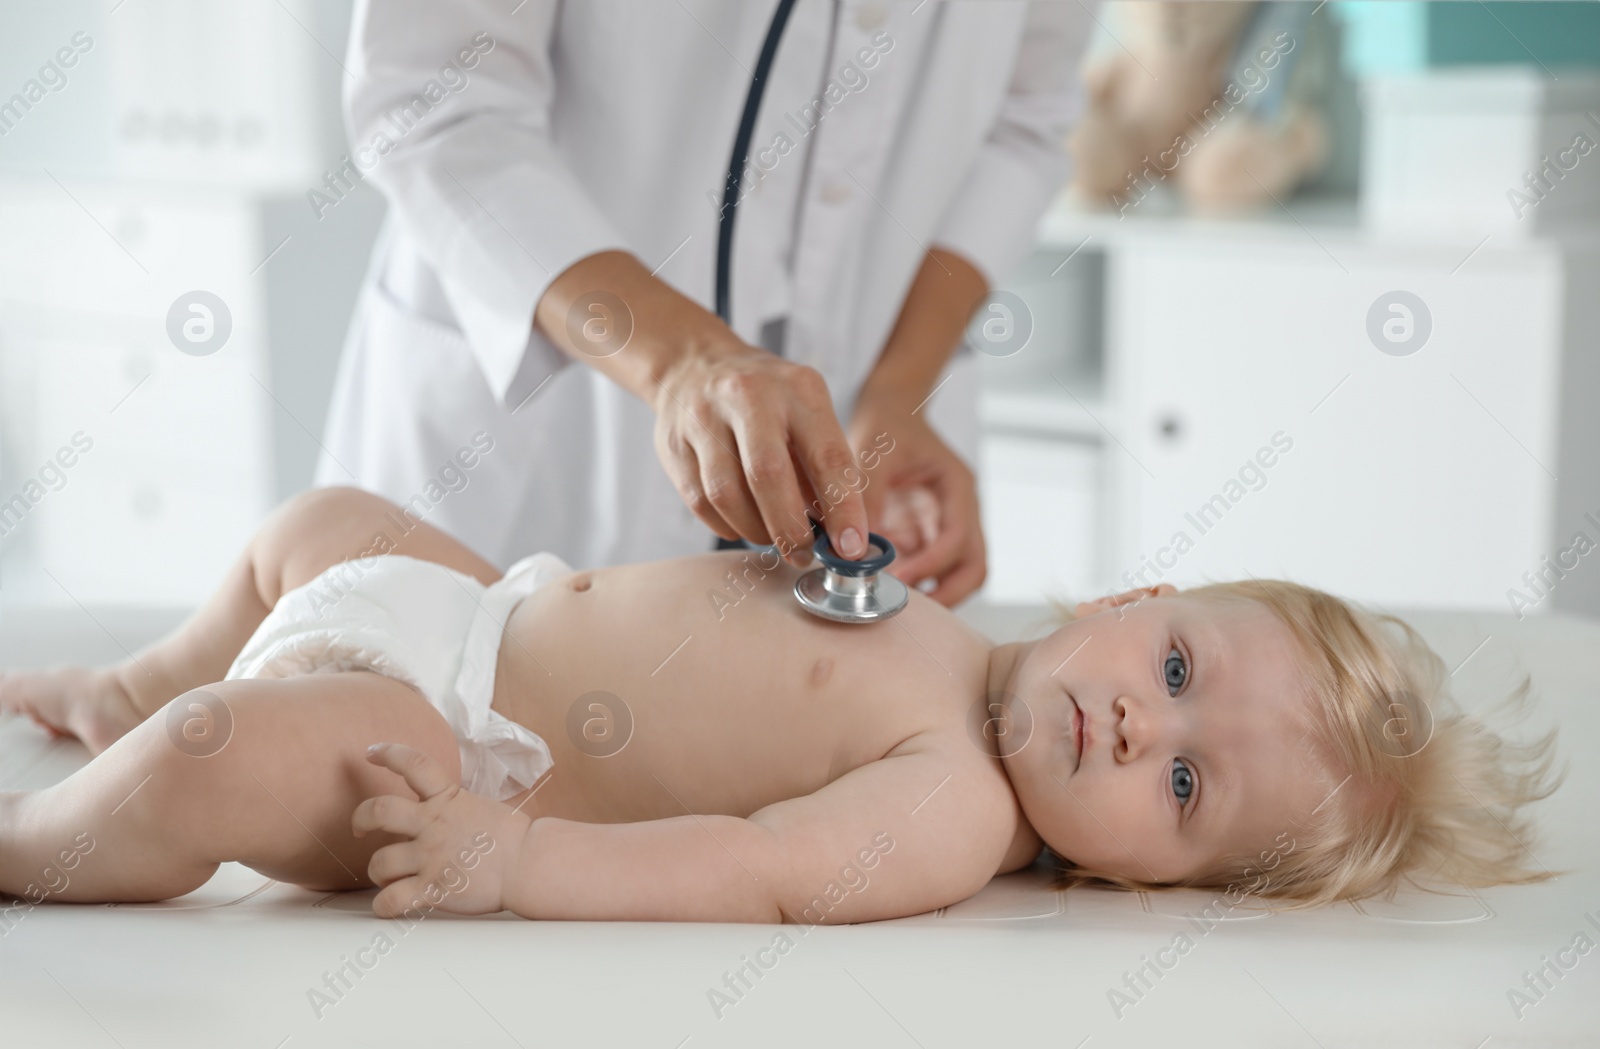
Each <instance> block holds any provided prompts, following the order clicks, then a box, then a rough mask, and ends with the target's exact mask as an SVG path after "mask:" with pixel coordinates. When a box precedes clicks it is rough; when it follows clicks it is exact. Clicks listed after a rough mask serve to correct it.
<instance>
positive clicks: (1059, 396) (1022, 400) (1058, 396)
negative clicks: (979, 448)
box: [978, 376, 1116, 444]
mask: <svg viewBox="0 0 1600 1049" xmlns="http://www.w3.org/2000/svg"><path fill="white" fill-rule="evenodd" d="M1063 378H1065V379H1067V382H1066V388H1065V389H1064V388H1063V387H1062V386H1061V385H1059V384H1057V383H1052V382H1050V380H1049V378H1046V379H1045V382H1046V383H1047V384H1049V385H1048V386H1036V387H1033V388H1030V389H1020V388H1017V387H1012V386H1002V385H998V384H995V383H987V384H985V385H984V387H983V388H982V390H980V391H979V393H978V425H979V427H980V428H981V429H982V430H983V431H985V432H994V433H1008V434H1030V435H1037V436H1040V437H1049V438H1053V439H1056V440H1066V441H1079V442H1083V443H1093V444H1098V443H1100V442H1101V441H1103V440H1104V439H1105V435H1106V431H1105V427H1111V428H1112V429H1113V430H1115V428H1116V419H1115V418H1112V416H1113V415H1114V414H1115V413H1114V412H1113V411H1112V410H1111V408H1109V407H1108V406H1107V405H1106V403H1105V399H1104V397H1103V396H1102V394H1101V392H1100V390H1099V389H1098V388H1097V387H1093V386H1089V385H1087V384H1082V385H1080V383H1079V382H1077V381H1074V380H1073V379H1071V378H1069V377H1065V376H1064V377H1063ZM1068 390H1070V391H1071V392H1070V393H1069V392H1068Z"/></svg>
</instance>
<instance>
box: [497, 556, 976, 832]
mask: <svg viewBox="0 0 1600 1049" xmlns="http://www.w3.org/2000/svg"><path fill="white" fill-rule="evenodd" d="M768 563H770V561H769V562H768ZM747 569H748V572H747V574H746V575H745V576H744V578H743V579H742V580H741V586H740V587H738V588H736V587H735V586H734V584H733V583H731V582H730V581H729V579H728V573H729V572H730V571H735V570H738V571H740V572H745V571H746V570H747ZM798 575H799V571H798V570H796V569H793V568H790V567H789V566H787V565H780V566H779V567H778V568H777V569H776V570H773V571H769V572H765V573H763V572H761V570H760V565H759V564H758V563H757V562H756V560H755V555H753V554H748V555H747V554H743V553H741V552H731V551H730V552H723V553H711V554H702V555H698V556H694V557H685V558H678V559H675V560H670V561H656V562H650V563H646V564H640V565H622V566H617V567H614V568H605V569H599V570H596V571H586V572H578V573H574V574H573V575H570V576H567V577H565V578H563V579H559V580H556V581H554V582H552V583H550V584H549V585H547V586H545V587H544V588H542V589H541V590H539V591H538V592H536V593H534V594H533V595H531V596H530V597H528V598H527V599H526V600H524V601H523V602H522V604H521V605H519V606H518V607H517V609H516V611H515V612H514V613H513V614H512V616H511V619H510V621H509V622H508V623H507V626H506V638H505V640H504V642H503V643H502V645H501V648H500V657H499V663H498V666H497V670H496V681H495V696H494V709H495V710H496V711H498V712H499V713H501V714H502V715H504V716H505V717H507V718H509V719H511V720H513V721H516V722H519V723H521V724H523V725H525V726H527V727H528V728H529V729H531V730H532V731H534V732H536V733H538V734H539V735H540V736H541V737H543V738H544V740H545V741H546V742H547V743H548V744H549V746H550V750H551V753H552V755H553V756H554V758H555V769H554V771H553V772H552V773H551V774H550V776H549V777H548V778H547V779H546V781H545V782H544V783H542V784H540V785H539V787H538V789H537V792H536V794H535V797H534V799H533V801H534V803H533V804H531V805H529V806H528V810H532V811H536V812H538V813H539V814H542V815H553V816H560V817H563V818H567V819H577V820H585V821H588V822H603V823H614V822H629V821H636V820H650V819H661V818H665V817H669V816H681V815H683V814H685V812H693V813H695V814H700V815H703V814H707V813H721V814H726V815H734V816H748V815H749V814H750V813H752V812H754V811H756V810H757V809H760V808H762V807H764V806H766V805H769V804H772V803H773V802H777V801H782V800H785V799H788V798H793V797H799V796H802V795H805V794H810V793H812V792H813V791H815V790H817V789H819V788H820V787H823V786H825V785H826V784H828V783H830V782H832V781H833V780H835V779H837V778H838V777H840V776H842V775H844V774H845V773H846V772H849V771H850V770H852V769H854V768H857V767H859V766H861V765H863V764H866V763H867V762H870V761H875V760H877V759H878V758H881V757H883V756H884V755H886V754H887V753H889V751H891V750H893V749H894V748H895V747H896V746H898V745H900V744H902V743H904V742H906V741H907V740H909V739H911V738H912V737H917V736H920V735H922V734H925V733H945V732H963V731H965V729H964V721H963V718H964V717H965V715H966V712H967V708H968V707H969V706H970V705H971V704H973V703H974V702H977V700H978V698H979V697H980V696H981V695H982V694H983V690H984V687H985V674H986V672H987V667H988V652H989V645H988V643H987V642H986V641H985V640H984V639H983V638H982V637H981V636H979V635H978V634H976V633H975V632H973V631H971V630H970V629H969V628H967V627H966V625H965V624H963V623H962V622H961V621H960V620H959V619H957V618H956V617H955V616H954V615H953V614H951V613H950V612H949V611H947V610H946V609H944V608H943V607H941V606H939V605H938V604H937V603H935V602H933V601H932V600H930V599H928V598H926V597H924V596H923V595H921V594H919V593H915V592H914V593H913V594H912V599H911V605H910V606H909V607H908V608H906V610H905V611H904V612H902V613H900V615H899V616H897V617H896V618H895V619H893V620H890V621H888V622H885V623H878V624H874V625H870V626H846V625H841V624H837V623H830V622H827V621H826V620H822V619H818V618H816V617H815V616H812V615H810V614H808V613H806V612H805V611H804V610H803V609H801V608H800V606H799V604H798V603H797V602H796V601H795V599H794V595H793V594H792V592H791V591H792V588H793V586H794V580H795V578H796V577H797V576H798ZM714 595H715V596H714Z"/></svg>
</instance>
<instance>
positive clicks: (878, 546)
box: [794, 532, 911, 623]
mask: <svg viewBox="0 0 1600 1049" xmlns="http://www.w3.org/2000/svg"><path fill="white" fill-rule="evenodd" d="M867 543H868V547H869V549H868V551H867V556H866V557H863V558H862V559H861V560H859V561H849V560H846V559H845V558H842V557H840V556H838V555H837V554H835V553H834V552H833V547H832V546H831V545H830V544H829V542H828V537H827V536H826V535H818V536H817V539H816V542H815V544H814V549H815V552H816V556H817V560H819V561H821V562H822V567H821V568H813V569H812V570H811V571H809V572H807V573H806V574H805V575H803V576H801V577H800V578H799V579H797V580H795V584H794V596H795V597H797V598H799V599H800V605H801V607H802V608H804V609H805V610H806V611H807V612H810V613H811V614H812V615H816V616H821V617H822V618H823V619H831V620H833V621H834V622H835V623H875V622H877V621H878V620H880V619H888V618H889V617H890V616H892V615H894V614H895V613H897V612H899V611H900V610H901V609H903V608H905V607H906V603H907V602H908V601H910V600H911V592H910V591H909V590H907V589H906V585H905V584H904V583H902V582H901V581H900V580H898V579H896V578H895V577H894V576H892V575H888V574H886V573H885V572H884V571H883V570H884V569H885V568H888V567H889V565H890V563H891V562H893V561H894V556H895V554H894V544H893V543H891V542H889V540H887V539H885V538H884V537H883V536H881V535H878V534H877V533H876V532H873V533H870V534H869V535H868V536H867Z"/></svg>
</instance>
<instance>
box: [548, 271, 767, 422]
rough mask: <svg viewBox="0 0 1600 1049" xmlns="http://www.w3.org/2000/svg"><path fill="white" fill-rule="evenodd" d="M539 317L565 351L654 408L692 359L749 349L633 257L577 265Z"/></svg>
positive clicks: (553, 289)
mask: <svg viewBox="0 0 1600 1049" xmlns="http://www.w3.org/2000/svg"><path fill="white" fill-rule="evenodd" d="M533 316H534V325H535V326H536V327H537V328H538V329H539V330H540V331H541V332H543V333H544V335H545V336H546V337H547V338H549V339H550V341H551V342H553V343H555V344H556V345H557V346H558V347H560V349H561V351H562V352H563V353H565V354H567V355H568V356H569V357H571V358H572V359H573V360H575V361H578V362H580V363H582V364H587V365H588V366H590V367H591V368H594V369H595V370H596V371H598V372H601V373H602V374H604V375H606V376H608V377H609V378H611V379H612V380H613V381H614V382H616V383H617V384H618V385H619V386H621V387H622V388H623V389H625V390H627V391H629V392H630V393H632V394H633V395H634V396H636V397H638V398H639V399H640V400H642V401H644V402H645V403H646V404H651V405H653V404H654V403H655V398H656V391H657V389H658V388H659V386H660V383H661V379H662V378H663V376H664V375H665V374H666V372H667V371H668V369H669V368H670V367H671V366H672V364H674V363H675V362H676V361H677V360H679V359H680V358H682V357H683V356H684V355H685V354H688V353H692V352H694V351H695V350H696V349H702V348H708V347H711V346H716V345H719V344H723V345H726V346H728V347H730V348H738V347H742V346H743V344H742V343H741V342H740V341H739V340H738V338H737V337H735V336H734V335H733V333H732V332H730V331H729V330H728V327H727V326H726V325H725V324H723V323H722V320H721V318H719V317H718V316H717V315H716V314H714V313H712V312H711V311H710V310H707V309H706V308H705V307H703V306H701V305H700V304H699V303H697V302H695V301H694V300H693V299H691V298H689V297H688V296H686V295H684V294H682V293H680V292H678V291H677V290H676V289H674V288H672V287H671V286H670V285H668V284H667V283H666V282H664V281H661V280H657V279H656V278H655V277H653V276H651V274H650V271H649V270H647V269H646V268H645V266H644V264H643V263H642V262H640V261H639V260H638V258H636V257H635V256H633V255H631V254H629V253H628V252H625V251H602V252H597V253H596V254H594V255H590V256H588V257H587V258H584V259H580V260H579V261H577V262H575V263H573V264H572V265H571V266H569V267H568V268H567V269H566V270H565V271H563V272H562V274H561V275H560V276H559V277H557V278H556V279H555V280H554V281H552V282H551V284H550V286H549V287H548V288H547V289H546V290H545V293H544V295H543V296H542V297H541V298H540V299H539V304H538V306H537V307H536V308H535V310H534V315H533ZM619 347H620V349H619Z"/></svg>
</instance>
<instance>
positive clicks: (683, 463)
mask: <svg viewBox="0 0 1600 1049" xmlns="http://www.w3.org/2000/svg"><path fill="white" fill-rule="evenodd" d="M656 456H657V457H658V458H659V459H660V460H661V468H662V469H664V470H665V471H666V472H667V478H668V480H670V481H671V482H672V487H674V488H676V489H677V490H678V498H680V499H682V500H683V505H684V506H687V507H688V508H689V512H690V513H692V514H694V515H695V516H696V517H698V518H700V521H701V523H702V524H704V525H705V526H706V527H707V528H709V529H711V531H713V532H715V533H716V534H717V535H719V536H721V537H722V538H724V539H737V538H739V533H738V532H736V531H734V529H733V526H732V525H730V524H728V522H727V521H725V520H723V517H722V515H721V514H720V513H718V512H717V510H716V508H715V507H713V506H712V505H711V501H710V500H709V499H707V498H706V493H705V489H704V488H703V487H701V484H700V457H699V456H698V455H696V454H695V451H694V447H693V446H692V445H690V443H689V442H688V441H687V440H684V439H683V437H682V436H681V435H677V436H674V435H672V434H671V433H670V432H669V431H668V430H667V429H666V428H665V427H663V426H658V427H657V429H656Z"/></svg>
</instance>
